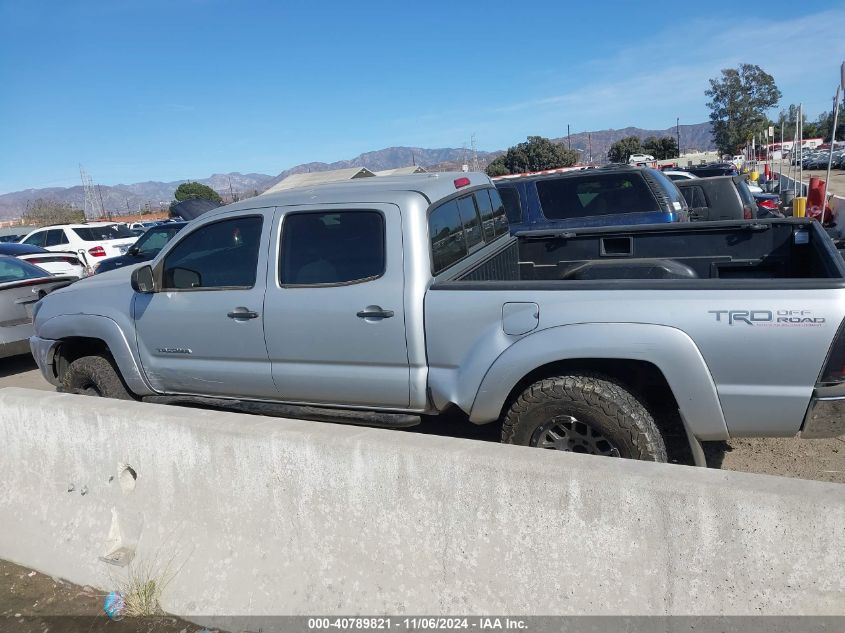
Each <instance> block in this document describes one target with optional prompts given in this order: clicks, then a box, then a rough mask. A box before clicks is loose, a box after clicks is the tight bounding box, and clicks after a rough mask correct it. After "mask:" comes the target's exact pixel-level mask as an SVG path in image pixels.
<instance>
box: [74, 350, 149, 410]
mask: <svg viewBox="0 0 845 633" xmlns="http://www.w3.org/2000/svg"><path fill="white" fill-rule="evenodd" d="M61 391H63V392H65V393H77V394H81V395H86V396H100V397H103V398H116V399H117V400H133V397H132V394H131V393H129V390H128V389H127V388H126V386H125V385H124V384H123V380H121V378H120V375H119V374H118V373H117V370H116V369H115V368H114V365H113V364H112V362H111V361H110V360H109V359H108V358H104V357H103V356H83V357H82V358H77V359H76V360H75V361H73V362H72V363H71V364H70V365H69V366H68V368H67V371H65V373H64V376H62V385H61Z"/></svg>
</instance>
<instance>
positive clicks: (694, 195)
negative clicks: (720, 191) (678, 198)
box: [683, 185, 709, 209]
mask: <svg viewBox="0 0 845 633" xmlns="http://www.w3.org/2000/svg"><path fill="white" fill-rule="evenodd" d="M683 194H684V198H686V201H687V204H688V205H689V207H690V209H700V208H702V207H707V206H709V205H708V204H707V197H706V196H705V195H704V189H702V188H701V187H700V186H698V185H693V186H691V187H684V188H683Z"/></svg>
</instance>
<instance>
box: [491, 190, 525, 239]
mask: <svg viewBox="0 0 845 633" xmlns="http://www.w3.org/2000/svg"><path fill="white" fill-rule="evenodd" d="M487 193H489V194H490V200H491V202H492V203H493V229H494V231H495V232H496V237H499V236H500V235H505V234H506V233H508V231H509V229H510V227H509V226H508V221H509V220H510V218H509V216H507V215H506V214H505V205H504V203H503V202H502V198H501V197H500V196H499V191H498V190H497V189H488V190H487ZM514 193H516V191H514ZM517 204H519V198H518V197H517ZM519 213H520V218H521V217H522V210H520V212H519Z"/></svg>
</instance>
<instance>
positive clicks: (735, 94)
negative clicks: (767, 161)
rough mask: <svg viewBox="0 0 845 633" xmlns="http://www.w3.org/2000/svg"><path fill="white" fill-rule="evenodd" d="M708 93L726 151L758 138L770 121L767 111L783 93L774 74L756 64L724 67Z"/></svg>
mask: <svg viewBox="0 0 845 633" xmlns="http://www.w3.org/2000/svg"><path fill="white" fill-rule="evenodd" d="M704 94H705V95H706V96H708V97H710V101H709V102H708V103H707V107H708V108H710V121H711V122H712V123H713V140H714V141H715V142H716V147H717V148H718V149H719V152H720V153H722V154H734V153H735V152H736V151H737V150H738V149H739V148H741V147H742V146H743V145H745V143H746V142H747V141H750V140H751V139H752V138H754V134H755V133H759V132H760V131H761V130H762V129H763V128H764V127H765V125H766V124H767V123H768V121H769V119H768V117H767V116H766V111H767V110H769V109H771V108H774V107H775V106H777V104H778V101H780V97H781V93H780V90H778V87H777V86H776V85H775V80H774V77H772V76H771V75H770V74H768V73H767V72H765V71H764V70H763V69H762V68H760V67H759V66H757V65H754V64H740V65H739V68H725V69H723V70H722V75H721V77H720V78H716V79H711V80H710V88H709V89H708V90H705V91H704Z"/></svg>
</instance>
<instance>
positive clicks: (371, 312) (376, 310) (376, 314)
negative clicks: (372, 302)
mask: <svg viewBox="0 0 845 633" xmlns="http://www.w3.org/2000/svg"><path fill="white" fill-rule="evenodd" d="M392 316H393V310H382V308H381V307H380V306H367V307H366V308H364V309H363V310H361V311H360V312H359V313H358V318H359V319H389V318H390V317H392Z"/></svg>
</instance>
